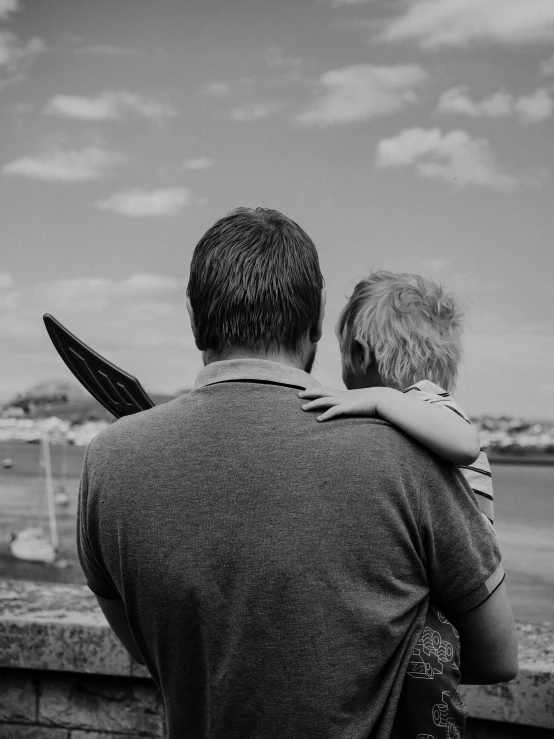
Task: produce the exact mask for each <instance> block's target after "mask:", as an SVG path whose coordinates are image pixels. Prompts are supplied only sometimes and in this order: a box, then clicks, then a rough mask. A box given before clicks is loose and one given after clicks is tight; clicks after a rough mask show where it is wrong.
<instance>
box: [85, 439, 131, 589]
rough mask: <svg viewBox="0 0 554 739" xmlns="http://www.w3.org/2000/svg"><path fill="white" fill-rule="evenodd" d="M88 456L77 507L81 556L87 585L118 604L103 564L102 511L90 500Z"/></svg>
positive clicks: (86, 456)
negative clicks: (100, 513) (99, 516)
mask: <svg viewBox="0 0 554 739" xmlns="http://www.w3.org/2000/svg"><path fill="white" fill-rule="evenodd" d="M89 450H90V445H89V447H88V449H87V451H86V453H85V459H84V462H83V471H82V473H81V483H80V486H79V500H78V503H77V554H78V557H79V562H80V564H81V568H82V570H83V572H84V574H85V577H86V580H87V585H88V586H89V588H90V589H91V590H92V592H93V593H94V594H95V595H98V596H99V597H100V598H109V599H112V600H115V599H116V598H120V597H121V596H120V595H119V593H118V592H117V590H116V587H115V585H114V583H113V581H112V579H111V577H110V575H109V573H108V571H107V569H106V566H105V564H104V563H103V561H102V556H101V552H100V545H99V544H100V542H99V541H98V539H99V530H100V529H99V526H98V515H97V514H98V508H97V506H95V505H94V504H93V501H92V500H91V498H90V497H89V479H88V470H87V462H88V453H89Z"/></svg>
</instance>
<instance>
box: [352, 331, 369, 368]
mask: <svg viewBox="0 0 554 739" xmlns="http://www.w3.org/2000/svg"><path fill="white" fill-rule="evenodd" d="M354 344H355V350H357V351H358V352H359V355H360V369H361V370H362V372H367V370H368V369H369V367H371V365H372V364H373V356H372V354H371V349H370V348H369V344H368V343H367V341H366V340H365V339H364V338H363V337H361V336H357V337H356V338H355V339H354Z"/></svg>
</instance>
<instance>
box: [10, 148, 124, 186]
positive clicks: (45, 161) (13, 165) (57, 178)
mask: <svg viewBox="0 0 554 739" xmlns="http://www.w3.org/2000/svg"><path fill="white" fill-rule="evenodd" d="M124 161H125V157H124V156H123V155H122V154H118V153H115V152H110V151H106V150H105V149H101V148H99V147H97V146H89V147H87V148H85V149H81V150H76V149H70V150H65V151H64V150H63V149H60V148H53V149H51V150H49V151H46V152H44V153H42V154H40V155H39V156H36V157H32V156H27V157H22V158H21V159H16V160H15V161H14V162H10V163H9V164H6V165H5V166H4V167H3V169H2V173H3V174H6V175H19V176H20V177H28V178H30V179H35V180H45V181H48V182H86V181H90V180H98V179H100V178H102V177H104V176H105V175H106V174H107V173H108V171H109V170H110V169H111V168H112V167H114V166H115V165H117V164H120V163H122V162H124Z"/></svg>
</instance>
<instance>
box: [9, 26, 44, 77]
mask: <svg viewBox="0 0 554 739" xmlns="http://www.w3.org/2000/svg"><path fill="white" fill-rule="evenodd" d="M45 49H46V45H45V43H44V41H43V40H42V39H40V38H38V37H36V36H35V37H33V38H31V39H29V40H28V41H27V42H26V43H23V42H21V41H20V40H19V38H18V37H17V36H16V35H15V33H12V32H11V31H0V69H2V70H3V73H4V74H3V77H2V78H1V79H0V86H3V85H6V84H10V83H11V84H13V83H16V82H20V81H21V80H22V79H23V78H24V76H25V71H26V70H27V68H28V67H29V66H30V65H31V64H32V63H33V62H34V61H35V59H36V58H37V57H38V56H39V54H41V53H42V52H43V51H44V50H45Z"/></svg>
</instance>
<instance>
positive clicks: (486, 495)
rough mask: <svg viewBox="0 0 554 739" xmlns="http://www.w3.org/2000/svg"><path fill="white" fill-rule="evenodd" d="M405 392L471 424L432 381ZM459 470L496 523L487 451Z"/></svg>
mask: <svg viewBox="0 0 554 739" xmlns="http://www.w3.org/2000/svg"><path fill="white" fill-rule="evenodd" d="M403 392H404V393H405V394H406V395H410V396H411V397H413V398H417V399H418V400H421V401H423V402H424V403H431V404H432V405H437V406H439V408H445V409H446V410H449V411H451V412H452V413H456V414H457V415H458V416H460V417H461V418H463V419H464V420H465V421H467V423H471V420H470V419H469V417H468V416H467V415H466V413H465V412H464V411H463V409H462V408H461V407H460V406H459V405H458V403H456V401H455V400H454V398H453V397H452V396H451V395H450V393H448V392H446V390H443V388H442V387H440V386H439V385H435V384H434V383H433V382H431V381H430V380H420V381H419V382H416V383H415V385H411V386H410V387H408V388H406V390H404V391H403ZM459 469H460V470H461V471H462V474H463V476H464V477H465V479H466V480H467V481H468V483H469V485H470V487H471V489H472V490H473V492H474V493H475V495H476V496H477V501H478V503H479V508H480V509H481V513H483V514H484V515H485V516H486V517H487V518H488V519H489V521H490V522H491V523H494V493H493V486H492V474H491V468H490V464H489V460H488V458H487V455H486V452H485V450H484V449H481V450H480V451H479V456H478V457H477V459H476V460H475V462H473V463H472V464H470V465H459Z"/></svg>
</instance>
